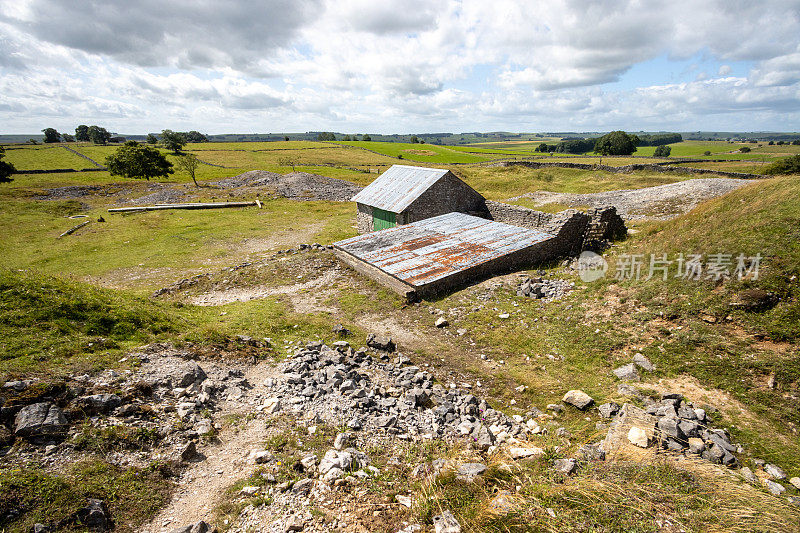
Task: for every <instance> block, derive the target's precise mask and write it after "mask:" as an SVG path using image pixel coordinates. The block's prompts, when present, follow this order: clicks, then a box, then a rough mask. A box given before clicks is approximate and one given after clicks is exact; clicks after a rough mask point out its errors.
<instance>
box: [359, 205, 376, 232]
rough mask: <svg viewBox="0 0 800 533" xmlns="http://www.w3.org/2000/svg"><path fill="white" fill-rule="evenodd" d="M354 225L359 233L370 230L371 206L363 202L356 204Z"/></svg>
mask: <svg viewBox="0 0 800 533" xmlns="http://www.w3.org/2000/svg"><path fill="white" fill-rule="evenodd" d="M356 206H357V208H358V212H357V213H356V225H357V226H358V232H359V233H369V232H371V231H372V229H373V228H372V207H370V206H368V205H364V204H359V203H357V204H356Z"/></svg>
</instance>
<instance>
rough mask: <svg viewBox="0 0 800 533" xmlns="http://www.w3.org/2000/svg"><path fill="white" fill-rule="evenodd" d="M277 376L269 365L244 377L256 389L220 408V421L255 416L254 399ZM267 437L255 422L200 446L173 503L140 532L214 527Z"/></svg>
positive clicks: (262, 426) (230, 429)
mask: <svg viewBox="0 0 800 533" xmlns="http://www.w3.org/2000/svg"><path fill="white" fill-rule="evenodd" d="M278 373H279V372H278V370H277V369H276V367H275V366H274V365H272V364H270V363H267V362H262V363H259V364H258V365H256V366H254V367H252V368H250V369H249V370H248V371H247V372H246V374H245V377H246V378H247V380H248V382H250V383H251V384H252V385H253V388H252V389H250V390H249V391H247V393H246V394H245V396H244V397H243V398H241V399H240V400H238V401H235V402H231V401H228V402H225V403H224V404H223V405H221V409H220V412H219V413H218V414H217V420H223V419H224V417H225V416H226V415H232V414H239V415H246V414H248V413H251V412H253V411H254V407H255V405H254V403H255V402H254V398H256V397H258V396H260V395H267V392H266V389H265V388H264V380H265V379H266V378H268V377H275V376H277V375H278ZM266 436H267V429H266V425H265V423H264V420H263V419H261V418H256V419H254V420H251V421H248V422H246V423H242V424H236V425H233V426H231V425H229V426H227V427H224V428H223V429H222V430H220V433H219V435H218V439H219V441H218V442H217V443H215V444H213V445H208V446H198V452H199V453H200V454H202V455H200V456H199V458H198V460H196V461H195V462H193V463H191V466H189V468H187V469H186V470H185V471H184V473H183V475H182V476H181V478H180V480H179V481H178V489H177V490H176V492H175V494H174V495H173V498H172V501H171V502H170V503H169V504H168V505H167V506H166V507H165V508H164V509H162V510H161V512H160V513H159V514H158V515H157V516H156V517H155V518H154V519H153V521H152V522H150V524H147V525H146V526H144V527H143V528H142V529H141V531H142V532H143V533H163V532H168V531H172V530H173V529H175V528H177V527H180V526H183V525H187V524H192V523H195V522H198V521H200V520H205V521H206V522H208V523H213V522H214V520H213V514H212V513H213V510H214V508H215V507H216V506H217V505H218V504H219V503H220V502H221V501H222V499H223V496H224V495H225V491H226V490H227V488H228V487H230V486H231V485H232V484H233V483H234V482H235V481H237V480H239V479H242V478H244V477H247V476H248V475H249V474H250V471H251V470H253V469H254V468H255V466H254V465H253V464H251V462H250V461H248V455H249V453H250V452H251V451H252V450H254V449H262V448H263V446H264V440H265V438H266ZM203 456H204V458H203Z"/></svg>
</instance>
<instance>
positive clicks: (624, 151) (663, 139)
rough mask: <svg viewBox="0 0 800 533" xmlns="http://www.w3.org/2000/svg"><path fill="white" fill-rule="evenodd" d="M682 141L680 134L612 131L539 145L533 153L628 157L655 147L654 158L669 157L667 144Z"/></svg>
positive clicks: (669, 149)
mask: <svg viewBox="0 0 800 533" xmlns="http://www.w3.org/2000/svg"><path fill="white" fill-rule="evenodd" d="M682 140H683V137H681V134H680V133H660V134H657V135H641V136H639V135H633V134H630V133H625V132H624V131H612V132H610V133H607V134H606V135H603V136H602V137H590V138H587V139H577V138H575V139H565V140H563V141H561V142H559V143H557V144H547V143H541V144H539V145H538V146H537V147H536V148H534V151H536V152H545V153H546V152H550V153H552V152H556V153H559V154H585V153H587V152H594V153H597V154H600V155H630V154H632V153H634V152H635V151H636V148H637V147H638V146H656V147H657V148H656V152H655V154H654V155H655V156H656V157H667V156H669V154H670V152H671V151H672V149H671V148H670V147H669V146H666V145H667V144H672V143H678V142H681V141H682Z"/></svg>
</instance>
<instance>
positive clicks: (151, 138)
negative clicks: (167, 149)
mask: <svg viewBox="0 0 800 533" xmlns="http://www.w3.org/2000/svg"><path fill="white" fill-rule="evenodd" d="M145 141H147V144H158V137H156V136H155V135H153V134H152V133H148V134H147V138H146V139H145Z"/></svg>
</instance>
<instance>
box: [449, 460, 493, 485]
mask: <svg viewBox="0 0 800 533" xmlns="http://www.w3.org/2000/svg"><path fill="white" fill-rule="evenodd" d="M484 472H486V465H485V464H482V463H464V464H461V465H459V466H458V469H457V470H456V477H458V478H459V479H463V480H464V481H467V482H471V481H472V480H473V479H475V478H476V477H478V476H479V475H481V474H483V473H484Z"/></svg>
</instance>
